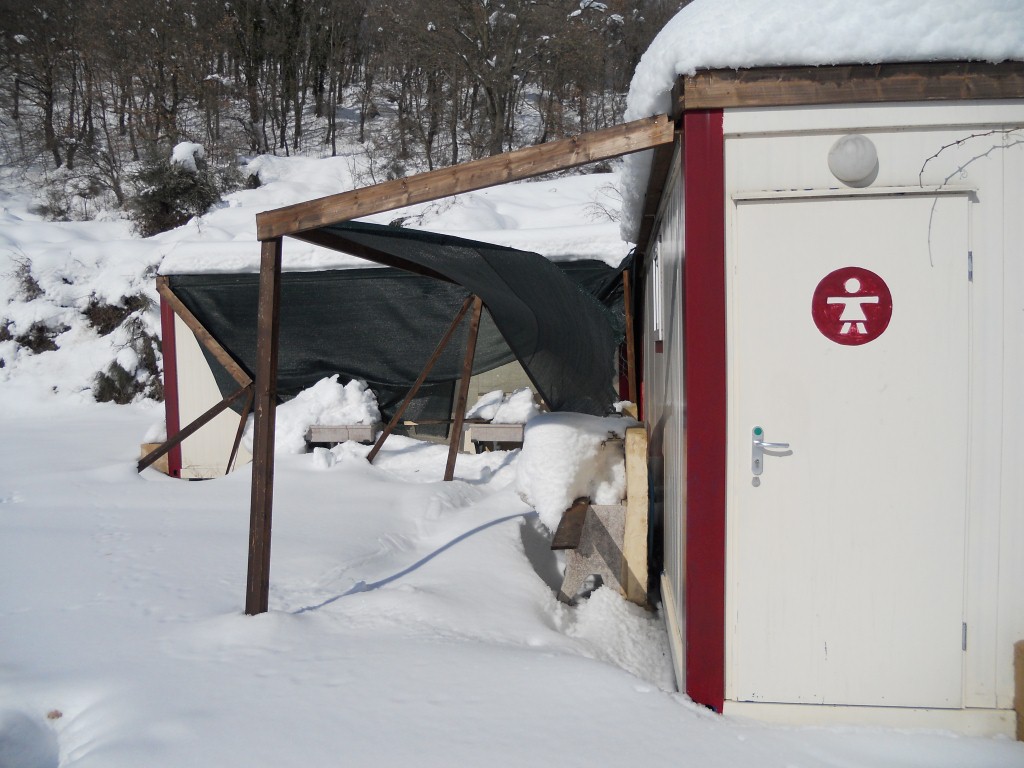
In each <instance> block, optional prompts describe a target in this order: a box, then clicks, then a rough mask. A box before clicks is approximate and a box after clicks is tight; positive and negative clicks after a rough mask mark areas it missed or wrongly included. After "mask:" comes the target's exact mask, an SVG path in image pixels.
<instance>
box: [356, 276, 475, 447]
mask: <svg viewBox="0 0 1024 768" xmlns="http://www.w3.org/2000/svg"><path fill="white" fill-rule="evenodd" d="M472 303H473V297H472V296H467V297H466V300H465V301H464V302H462V307H461V308H460V309H459V311H458V312H456V313H455V318H454V319H453V320H452V322H451V325H449V326H448V330H447V331H445V332H444V335H443V336H442V337H441V340H440V341H439V342H437V346H436V347H434V351H433V353H431V355H430V358H429V359H428V360H427V362H426V365H424V366H423V370H422V371H420V375H419V377H418V378H417V379H416V381H415V383H413V385H412V387H411V388H410V389H409V394H407V395H406V396H405V399H404V400H403V401H402V404H401V405H400V406H398V410H397V411H395V415H394V416H392V417H391V421H389V422H388V425H387V426H386V427H384V431H383V432H381V433H380V437H378V438H377V442H376V443H374V444H373V448H371V449H370V452H369V453H368V454H367V456H366V460H367V461H368V462H370V463H371V464H373V460H374V458H376V456H377V454H378V453H379V452H380V449H381V448H383V447H384V441H385V440H387V439H388V435H390V434H391V433H392V432H394V430H395V427H396V426H398V422H399V421H400V420H401V418H402V415H403V414H404V413H405V409H406V408H408V407H409V403H411V402H412V399H413V398H414V397H416V393H417V392H419V391H420V387H422V386H423V382H424V381H426V380H427V376H428V375H430V371H431V369H432V368H433V367H434V363H436V362H437V359H438V358H439V357H440V356H441V353H442V352H444V348H445V347H447V346H448V342H449V341H451V338H452V336H453V335H454V333H455V329H456V328H458V327H459V323H461V322H462V318H463V317H465V316H466V312H468V311H469V307H470V306H471V305H472Z"/></svg>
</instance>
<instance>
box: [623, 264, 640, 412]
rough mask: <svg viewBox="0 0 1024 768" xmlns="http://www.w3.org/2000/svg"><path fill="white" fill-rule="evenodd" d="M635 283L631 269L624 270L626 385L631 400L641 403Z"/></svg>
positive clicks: (637, 403)
mask: <svg viewBox="0 0 1024 768" xmlns="http://www.w3.org/2000/svg"><path fill="white" fill-rule="evenodd" d="M632 290H633V283H632V281H631V280H630V279H629V270H628V269H624V270H623V271H622V311H623V314H625V315H626V386H627V387H628V390H629V402H631V403H633V404H634V405H636V406H638V407H639V405H640V403H639V402H637V399H636V348H635V346H634V344H633V295H632Z"/></svg>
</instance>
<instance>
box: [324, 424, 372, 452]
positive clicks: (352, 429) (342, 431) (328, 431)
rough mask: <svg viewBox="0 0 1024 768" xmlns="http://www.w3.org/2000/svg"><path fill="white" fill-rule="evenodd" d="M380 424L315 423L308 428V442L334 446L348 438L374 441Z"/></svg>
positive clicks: (357, 440) (368, 441)
mask: <svg viewBox="0 0 1024 768" xmlns="http://www.w3.org/2000/svg"><path fill="white" fill-rule="evenodd" d="M378 431H380V424H334V425H324V424H314V425H313V426H311V427H310V428H309V429H307V430H306V442H307V443H308V444H309V445H313V446H327V447H330V446H333V445H337V444H338V443H344V442H345V441H346V440H355V441H356V442H357V443H372V442H373V440H374V437H375V436H376V433H377V432H378Z"/></svg>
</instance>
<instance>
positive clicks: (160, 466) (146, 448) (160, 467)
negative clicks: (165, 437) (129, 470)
mask: <svg viewBox="0 0 1024 768" xmlns="http://www.w3.org/2000/svg"><path fill="white" fill-rule="evenodd" d="M161 445H162V443H143V444H142V445H141V446H139V458H140V459H144V458H146V457H147V456H149V454H151V453H152V452H153V451H155V450H157V449H159V448H160V446H161ZM169 452H170V451H166V452H164V454H163V455H162V456H161V457H160V458H158V459H157V460H156V461H154V462H153V463H152V464H150V465H149V466H151V467H153V469H155V470H156V471H157V472H162V473H163V474H165V475H169V474H171V467H170V464H169V462H168V459H167V453H169Z"/></svg>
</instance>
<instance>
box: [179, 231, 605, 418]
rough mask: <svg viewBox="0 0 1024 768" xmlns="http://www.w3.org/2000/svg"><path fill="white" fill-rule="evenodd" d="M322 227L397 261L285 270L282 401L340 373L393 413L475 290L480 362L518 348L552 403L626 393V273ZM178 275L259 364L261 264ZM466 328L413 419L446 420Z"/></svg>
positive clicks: (226, 341)
mask: <svg viewBox="0 0 1024 768" xmlns="http://www.w3.org/2000/svg"><path fill="white" fill-rule="evenodd" d="M317 233H318V236H317V237H309V238H307V239H311V240H315V241H316V242H321V243H323V244H325V245H330V247H334V248H336V249H337V250H345V251H349V252H354V253H359V255H362V256H369V257H370V258H372V259H373V260H374V261H379V262H381V263H389V264H392V265H393V266H394V267H401V268H389V267H376V268H368V269H344V270H326V271H320V272H285V273H284V274H282V276H281V310H280V322H281V326H280V337H279V338H280V342H279V344H280V347H279V353H278V393H279V395H280V396H281V397H282V399H288V398H290V397H293V396H295V395H296V394H298V393H299V392H300V391H302V390H303V389H305V388H307V387H309V386H311V385H313V384H315V383H316V382H317V381H319V380H320V379H322V378H324V377H325V376H330V375H333V374H339V375H340V379H341V380H342V381H343V382H347V381H349V380H351V379H353V378H359V379H363V380H365V381H366V382H367V384H368V385H369V386H370V388H371V389H373V391H374V392H375V394H376V395H377V399H378V402H379V404H380V407H381V411H382V412H383V413H384V414H385V416H386V417H387V416H388V415H390V414H391V413H392V412H393V410H394V408H395V407H396V406H397V405H398V403H400V402H401V400H402V398H404V396H405V394H406V392H407V391H408V389H409V387H410V386H411V385H412V383H413V382H414V381H415V380H416V378H417V377H418V376H419V374H420V372H421V371H422V369H423V365H424V363H425V362H426V361H427V359H428V358H429V356H430V354H431V353H432V352H433V350H434V348H435V346H436V345H437V342H438V340H439V339H440V338H441V336H442V335H443V333H444V331H445V330H446V329H447V328H448V326H449V325H450V323H451V321H452V319H453V318H454V316H455V314H456V313H457V312H458V310H459V307H460V306H461V305H462V303H463V301H464V300H465V299H466V297H467V296H469V295H471V294H476V295H478V296H480V297H481V298H482V299H483V301H484V305H485V307H486V310H485V312H484V314H483V317H482V321H481V326H480V333H479V338H478V340H477V348H476V355H475V357H474V365H473V371H474V373H481V372H483V371H488V370H491V369H493V368H496V367H498V366H500V365H503V364H505V363H508V362H511V361H512V360H514V359H519V361H520V362H521V364H522V365H523V367H524V369H525V370H526V372H527V375H528V376H529V377H530V379H531V381H532V382H533V384H534V385H535V387H536V388H537V390H538V392H539V393H540V394H541V396H542V397H543V398H544V399H545V401H546V402H547V403H548V405H549V406H550V407H551V408H552V409H553V410H571V411H579V412H583V413H593V414H604V413H606V412H607V411H608V410H609V408H610V406H611V404H612V402H614V400H615V399H616V398H615V391H614V387H613V379H614V376H615V356H616V349H617V346H618V344H619V341H620V340H621V335H622V333H621V330H622V321H621V281H620V278H619V274H620V273H619V270H615V269H612V268H610V267H608V266H606V265H605V264H603V263H601V262H596V261H589V260H588V261H576V262H566V263H562V264H558V265H555V264H553V263H552V262H549V261H548V260H546V259H544V258H543V257H541V256H539V255H537V254H534V253H528V252H525V251H517V250H515V249H511V248H502V247H500V246H493V245H489V244H485V243H476V242H473V241H469V240H462V239H459V238H451V237H446V236H441V235H433V234H430V233H424V232H419V231H415V230H404V229H396V228H392V227H380V226H374V225H367V224H355V223H346V224H344V225H335V226H332V227H327V228H324V229H321V230H317ZM328 240H330V242H328ZM367 249H370V250H372V251H373V253H369V254H368V253H366V252H365V251H366V250H367ZM409 269H413V270H417V271H419V272H420V273H421V274H414V273H413V272H410V271H407V270H409ZM424 273H425V274H424ZM431 275H433V276H431ZM168 279H169V281H170V287H171V289H172V290H173V291H174V293H175V294H176V295H177V296H178V297H179V298H180V299H181V301H182V302H183V303H184V304H185V306H186V307H188V309H189V310H190V311H191V312H192V313H193V314H194V315H195V316H196V317H197V318H198V319H199V321H200V322H201V323H202V324H203V325H204V326H205V327H206V329H207V330H208V331H209V332H210V333H211V334H212V335H213V336H214V338H216V339H217V341H218V342H220V344H221V345H222V346H224V348H225V349H227V350H228V352H229V353H230V354H231V355H232V356H233V357H234V358H235V359H236V360H237V361H238V362H239V364H240V365H241V366H242V367H243V368H245V369H246V370H247V371H248V372H249V373H250V375H252V372H253V371H254V370H255V359H256V309H257V304H258V296H259V275H258V274H226V275H217V274H201V275H172V276H170V277H169V278H168ZM468 330H469V322H468V315H467V318H466V319H465V320H464V321H463V322H462V323H461V324H460V326H459V328H458V330H457V331H456V333H455V335H454V336H453V337H452V340H451V342H450V343H449V345H448V346H447V348H446V349H445V351H444V352H443V353H442V355H441V357H440V358H439V359H438V361H437V363H436V364H435V366H434V368H433V370H432V371H431V374H430V376H429V377H428V378H427V380H426V383H425V385H424V387H423V389H421V391H420V395H419V397H418V398H417V399H416V401H415V402H414V403H413V404H412V405H411V407H410V410H409V411H408V412H407V418H409V419H412V420H427V419H439V420H444V419H447V418H449V416H450V415H451V407H452V399H453V392H454V384H455V382H456V381H458V379H459V377H460V375H461V371H462V365H463V361H464V358H465V353H466V341H467V335H468ZM207 359H208V360H209V361H210V363H211V368H212V369H213V371H214V375H215V377H216V378H217V382H218V385H219V386H220V389H221V391H222V392H223V393H224V394H225V395H226V394H228V393H229V392H231V391H233V390H234V389H235V388H236V387H237V384H235V383H234V381H233V380H232V379H231V378H230V377H229V376H228V375H227V373H226V372H225V371H224V370H223V369H222V368H221V366H220V365H219V364H217V363H215V362H214V361H213V360H212V358H210V356H209V355H207Z"/></svg>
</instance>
